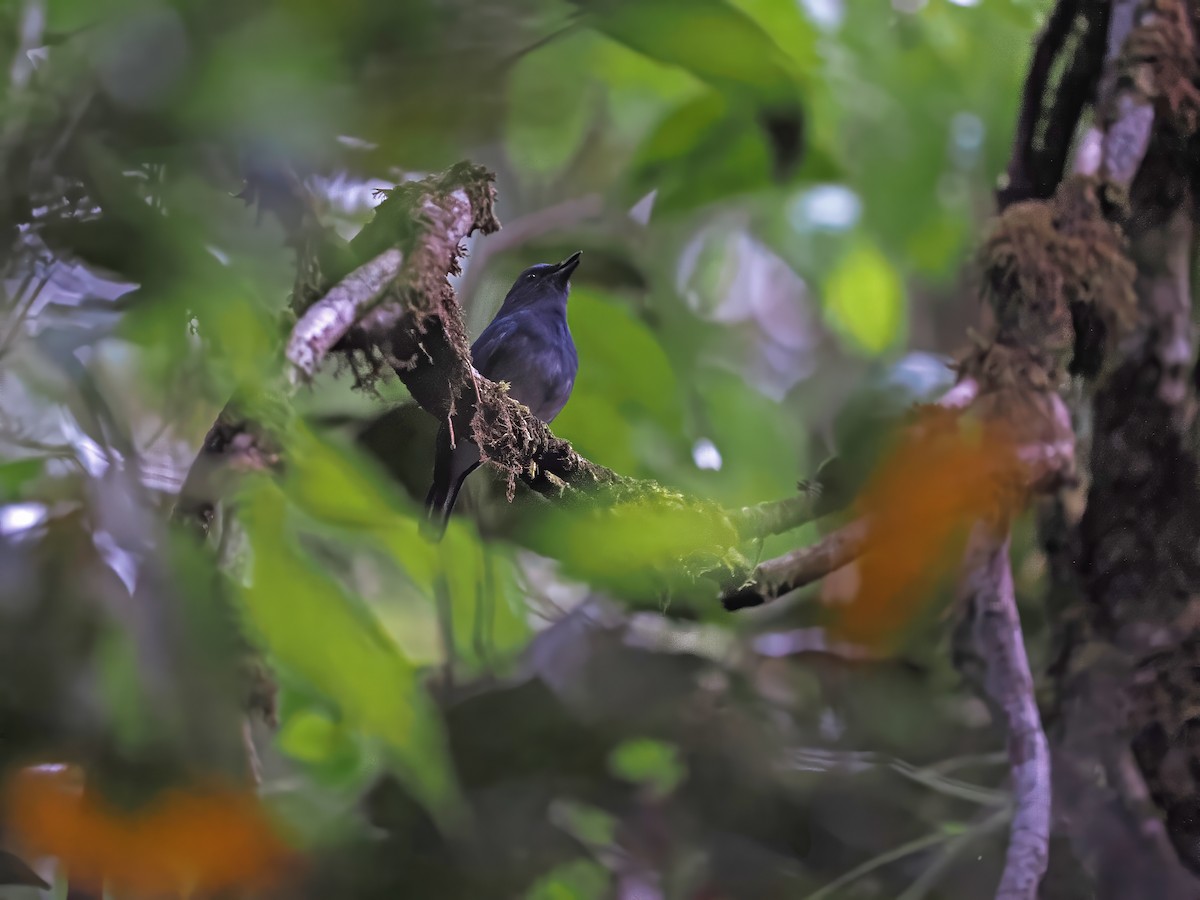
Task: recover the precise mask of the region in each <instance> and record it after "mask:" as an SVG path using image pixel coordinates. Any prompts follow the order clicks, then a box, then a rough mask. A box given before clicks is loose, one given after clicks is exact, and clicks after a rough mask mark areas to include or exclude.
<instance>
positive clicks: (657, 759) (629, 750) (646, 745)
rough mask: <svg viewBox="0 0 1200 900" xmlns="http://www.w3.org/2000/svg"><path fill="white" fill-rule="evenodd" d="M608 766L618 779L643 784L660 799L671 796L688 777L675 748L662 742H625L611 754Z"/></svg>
mask: <svg viewBox="0 0 1200 900" xmlns="http://www.w3.org/2000/svg"><path fill="white" fill-rule="evenodd" d="M610 765H611V767H612V771H613V774H615V775H616V776H617V777H618V778H624V779H625V780H626V781H632V782H634V783H635V784H642V785H646V786H647V787H650V788H651V789H653V791H654V792H655V793H656V794H657V795H659V796H665V795H667V794H669V793H671V791H673V790H675V788H676V787H678V786H679V784H680V782H682V781H683V780H684V778H686V777H687V767H686V766H685V765H684V764H683V761H682V760H680V758H679V750H678V748H676V747H675V746H673V745H671V744H667V743H664V742H662V741H653V740H649V739H641V740H634V741H626V742H625V743H623V744H621V745H620V746H619V747H617V748H616V749H615V750H614V751H613V752H612V757H611V760H610Z"/></svg>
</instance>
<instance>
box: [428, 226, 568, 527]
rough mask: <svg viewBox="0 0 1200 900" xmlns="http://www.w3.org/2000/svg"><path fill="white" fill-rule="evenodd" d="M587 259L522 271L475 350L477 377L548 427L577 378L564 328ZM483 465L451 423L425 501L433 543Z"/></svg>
mask: <svg viewBox="0 0 1200 900" xmlns="http://www.w3.org/2000/svg"><path fill="white" fill-rule="evenodd" d="M582 256H583V251H581V250H580V251H576V252H575V253H572V254H571V255H570V256H568V257H567V258H566V259H564V260H563V261H562V262H559V263H539V264H538V265H536V266H530V267H529V268H528V269H526V270H525V271H523V272H522V273H521V274H520V275H519V276H518V277H517V280H516V281H515V282H514V283H513V286H512V287H511V288H510V289H509V291H508V294H507V295H506V296H505V298H504V303H503V304H501V306H500V310H499V312H497V313H496V317H495V318H494V319H492V322H491V324H490V325H488V327H487V328H485V329H484V330H483V333H482V334H480V335H479V338H478V339H477V340H476V341H475V343H474V344H472V345H471V361H472V363H473V364H474V366H475V370H476V371H477V372H478V373H479V374H480V375H483V376H485V377H486V378H489V379H491V380H492V381H504V382H507V383H508V385H509V389H508V393H509V396H510V397H512V398H513V399H514V400H516V401H518V402H519V403H523V404H524V405H525V406H527V407H528V408H529V411H530V412H531V413H533V414H534V415H535V416H537V418H538V419H540V420H541V421H542V422H545V423H547V424H549V423H550V422H552V421H554V417H555V416H557V415H558V414H559V413H560V412H562V408H563V407H564V406H566V404H567V400H568V399H570V396H571V389H572V388H573V387H574V386H575V376H576V374H577V373H578V371H579V356H578V354H577V353H576V351H575V341H574V339H573V338H572V337H571V329H570V328H569V327H568V325H567V298H568V296H569V295H570V292H571V275H572V273H574V271H575V269H576V267H577V266H578V265H579V260H580V257H582ZM480 462H481V460H480V454H479V447H478V446H477V445H476V444H475V442H474V441H472V440H470V438H465V439H464V438H458V439H457V442H456V441H455V436H454V435H453V434H452V433H451V427H450V423H449V421H444V422H442V425H441V428H440V429H439V430H438V436H437V446H436V450H435V456H434V464H433V484H432V486H431V487H430V488H429V494H428V495H427V496H426V498H425V521H424V523H423V528H424V531H425V534H426V536H427V537H428V538H429V539H430V540H432V541H439V540H441V538H442V535H443V534H444V533H445V531H446V524H447V523H448V522H449V520H450V513H451V512H452V511H453V510H454V503H455V501H456V500H457V499H458V493H459V491H460V490H461V489H462V486H463V482H464V481H466V478H467V476H468V475H470V474H471V473H472V472H474V471H475V470H476V469H477V468H478V467H479V465H480Z"/></svg>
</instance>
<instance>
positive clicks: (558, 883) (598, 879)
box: [525, 859, 609, 900]
mask: <svg viewBox="0 0 1200 900" xmlns="http://www.w3.org/2000/svg"><path fill="white" fill-rule="evenodd" d="M608 882H609V876H608V873H607V872H606V871H605V870H604V868H603V867H602V866H600V865H599V864H597V863H595V862H592V861H591V860H590V859H578V860H575V861H574V862H570V863H566V864H565V865H561V866H558V867H557V868H555V869H553V870H552V871H551V872H549V873H547V874H546V875H544V876H543V877H542V878H540V879H539V880H538V881H537V882H536V883H535V884H534V885H533V887H531V888H530V889H529V891H528V893H526V894H525V898H526V900H601V898H603V897H606V896H608Z"/></svg>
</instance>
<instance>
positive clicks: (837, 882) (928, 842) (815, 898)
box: [804, 831, 954, 900]
mask: <svg viewBox="0 0 1200 900" xmlns="http://www.w3.org/2000/svg"><path fill="white" fill-rule="evenodd" d="M952 837H954V835H953V834H951V833H950V832H948V831H935V832H933V834H927V835H925V837H922V838H917V839H916V840H915V841H909V842H908V843H907V844H901V845H900V846H899V847H894V848H893V849H891V850H889V851H887V852H886V853H881V854H879V855H878V856H876V857H875V858H873V859H869V860H867V861H866V862H865V863H863V864H862V865H861V866H855V867H854V868H853V869H851V870H850V871H849V872H847V873H846V874H845V875H841V876H839V877H838V878H835V879H834V880H833V881H831V882H829V884H827V885H825V887H823V888H821V889H820V890H818V891H814V892H813V893H811V894H809V895H808V896H807V897H805V898H804V900H825V898H826V897H834V896H836V893H835V892H836V891H839V890H841V889H842V888H844V887H845V886H846V885H848V884H852V883H853V882H855V881H857V880H858V879H860V878H862V877H863V876H864V875H869V874H870V873H872V872H874V871H875V870H876V869H881V868H883V867H884V866H886V865H888V864H889V863H894V862H896V861H897V860H900V859H904V857H906V856H912V855H913V854H914V853H920V852H921V851H922V850H928V849H929V848H930V847H936V846H937V845H938V844H944V843H945V842H946V841H948V840H950V839H951V838H952Z"/></svg>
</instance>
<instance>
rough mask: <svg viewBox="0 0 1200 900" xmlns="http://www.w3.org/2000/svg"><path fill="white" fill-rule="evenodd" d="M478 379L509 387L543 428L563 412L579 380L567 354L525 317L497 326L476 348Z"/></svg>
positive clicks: (543, 328) (541, 325)
mask: <svg viewBox="0 0 1200 900" xmlns="http://www.w3.org/2000/svg"><path fill="white" fill-rule="evenodd" d="M471 360H472V362H473V363H474V364H475V368H476V369H477V370H479V374H481V375H484V376H486V377H487V378H490V379H491V380H492V381H506V382H508V384H509V394H510V395H511V396H512V397H513V398H514V399H515V400H517V401H519V402H521V403H524V404H525V405H526V406H528V407H529V409H530V411H531V412H532V413H533V414H534V415H535V416H537V417H538V418H539V419H541V420H542V421H543V422H549V421H550V420H551V419H553V418H554V417H555V416H556V415H557V414H558V412H559V410H561V409H562V408H563V405H564V404H565V403H566V402H567V398H568V397H569V396H570V394H571V387H572V384H573V382H574V380H575V372H574V369H573V367H570V366H568V361H567V359H566V358H565V352H564V348H563V347H561V346H560V342H559V341H558V340H557V339H556V335H555V334H554V333H553V331H552V330H551V329H550V328H549V327H548V326H547V325H546V323H544V322H543V321H541V320H540V319H538V317H537V316H536V315H531V314H527V313H525V312H524V311H521V312H516V313H512V314H510V315H507V316H503V317H501V318H498V319H496V320H494V321H493V322H492V324H491V325H489V326H488V327H487V328H486V329H484V332H483V334H481V335H480V336H479V339H478V340H477V341H475V343H474V345H473V346H472V347H471Z"/></svg>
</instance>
